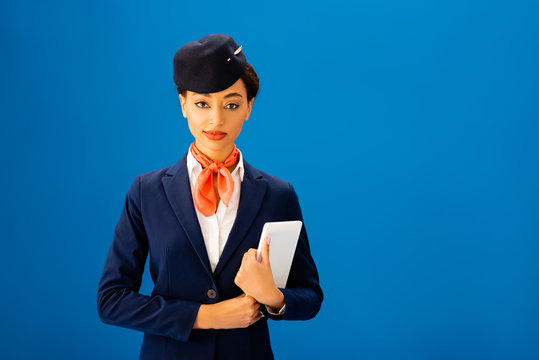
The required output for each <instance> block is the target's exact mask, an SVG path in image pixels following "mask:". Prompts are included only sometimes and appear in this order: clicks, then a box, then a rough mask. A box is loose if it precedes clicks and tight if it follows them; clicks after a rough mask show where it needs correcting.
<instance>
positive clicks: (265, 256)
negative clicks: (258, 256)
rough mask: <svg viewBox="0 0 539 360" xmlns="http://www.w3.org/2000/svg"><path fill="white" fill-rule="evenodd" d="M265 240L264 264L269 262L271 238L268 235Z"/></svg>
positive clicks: (263, 250) (263, 249)
mask: <svg viewBox="0 0 539 360" xmlns="http://www.w3.org/2000/svg"><path fill="white" fill-rule="evenodd" d="M265 240H266V241H264V247H263V248H262V264H269V244H270V241H271V239H270V238H269V237H267V238H266V239H265Z"/></svg>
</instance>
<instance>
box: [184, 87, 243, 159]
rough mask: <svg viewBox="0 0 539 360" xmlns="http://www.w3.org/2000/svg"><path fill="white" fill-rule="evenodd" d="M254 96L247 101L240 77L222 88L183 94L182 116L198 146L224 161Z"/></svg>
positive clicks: (206, 153)
mask: <svg viewBox="0 0 539 360" xmlns="http://www.w3.org/2000/svg"><path fill="white" fill-rule="evenodd" d="M253 102H254V98H253V99H251V101H249V102H248V101H247V89H246V88H245V84H244V82H243V80H242V79H241V78H240V79H238V81H236V82H235V83H234V84H233V85H232V86H231V87H229V88H228V89H225V90H223V91H219V92H214V93H209V94H201V93H196V92H192V91H187V93H186V96H185V97H183V96H182V95H181V94H180V103H181V107H182V113H183V116H184V117H186V118H187V122H188V124H189V130H190V131H191V134H193V136H194V137H195V141H196V146H197V148H198V149H199V150H200V151H201V152H202V153H203V154H205V155H206V156H208V157H209V158H210V159H212V160H218V161H221V162H222V161H224V159H225V158H226V157H227V156H228V155H229V154H230V153H231V152H232V150H233V149H234V141H235V140H236V138H237V137H238V135H239V134H240V132H241V128H242V126H243V122H244V121H247V119H248V118H249V115H250V114H251V109H252V107H253Z"/></svg>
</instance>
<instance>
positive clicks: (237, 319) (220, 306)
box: [193, 294, 262, 329]
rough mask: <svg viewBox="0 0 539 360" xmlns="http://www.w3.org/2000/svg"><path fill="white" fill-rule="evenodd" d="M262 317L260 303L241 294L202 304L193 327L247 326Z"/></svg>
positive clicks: (230, 327)
mask: <svg viewBox="0 0 539 360" xmlns="http://www.w3.org/2000/svg"><path fill="white" fill-rule="evenodd" d="M261 317H262V314H261V312H260V303H259V302H257V301H256V300H255V298H253V297H252V296H249V295H245V294H241V295H240V296H237V297H235V298H232V299H229V300H225V301H221V302H218V303H216V304H202V305H200V308H199V310H198V314H197V317H196V319H195V323H194V325H193V329H235V328H246V327H247V326H249V325H251V324H253V323H255V322H256V321H258V320H259V319H260V318H261Z"/></svg>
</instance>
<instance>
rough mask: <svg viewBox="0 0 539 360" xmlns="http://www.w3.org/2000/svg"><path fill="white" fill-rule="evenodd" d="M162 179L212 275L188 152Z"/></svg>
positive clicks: (197, 250) (169, 196)
mask: <svg viewBox="0 0 539 360" xmlns="http://www.w3.org/2000/svg"><path fill="white" fill-rule="evenodd" d="M161 181H162V182H163V186H164V188H165V193H166V195H167V198H168V201H169V203H170V206H171V207H172V209H173V210H174V213H175V214H176V217H177V218H178V221H179V222H180V224H181V226H182V228H183V230H184V231H185V233H186V234H187V238H188V239H189V241H190V242H191V245H192V246H193V248H194V249H195V251H196V253H197V255H198V258H199V259H200V261H201V262H202V264H203V265H204V268H205V269H206V271H207V272H208V274H209V275H210V277H212V276H213V274H212V271H211V266H210V259H209V258H208V253H207V251H206V244H205V243H204V237H203V236H202V231H201V230H200V224H199V222H198V218H197V215H196V212H195V206H194V203H193V196H192V195H191V185H190V182H189V173H188V171H187V153H185V155H184V156H183V157H182V158H181V159H180V160H178V162H177V163H176V164H174V165H172V166H171V167H170V168H169V169H168V171H167V172H166V175H165V176H164V177H163V178H161Z"/></svg>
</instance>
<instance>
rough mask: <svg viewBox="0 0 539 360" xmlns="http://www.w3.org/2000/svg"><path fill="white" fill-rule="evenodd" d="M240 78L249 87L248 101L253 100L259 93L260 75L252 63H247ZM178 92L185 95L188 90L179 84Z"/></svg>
mask: <svg viewBox="0 0 539 360" xmlns="http://www.w3.org/2000/svg"><path fill="white" fill-rule="evenodd" d="M240 79H242V80H243V83H244V84H245V88H246V89H247V101H251V99H252V98H254V97H255V96H256V94H258V88H259V86H260V80H259V79H258V75H257V74H256V71H255V69H254V68H253V67H252V66H251V64H249V63H246V64H245V70H243V74H241V76H240ZM178 94H181V95H182V96H185V95H186V94H187V91H186V90H184V89H182V88H180V87H179V86H178Z"/></svg>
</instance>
